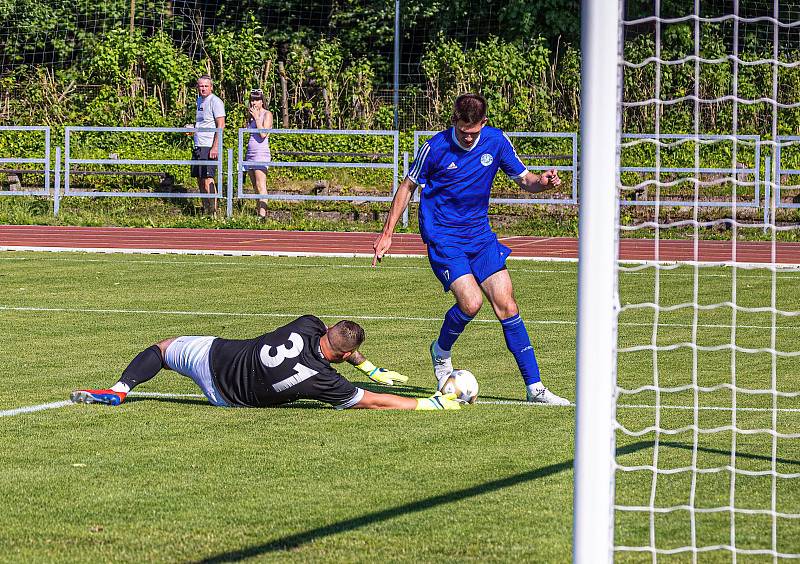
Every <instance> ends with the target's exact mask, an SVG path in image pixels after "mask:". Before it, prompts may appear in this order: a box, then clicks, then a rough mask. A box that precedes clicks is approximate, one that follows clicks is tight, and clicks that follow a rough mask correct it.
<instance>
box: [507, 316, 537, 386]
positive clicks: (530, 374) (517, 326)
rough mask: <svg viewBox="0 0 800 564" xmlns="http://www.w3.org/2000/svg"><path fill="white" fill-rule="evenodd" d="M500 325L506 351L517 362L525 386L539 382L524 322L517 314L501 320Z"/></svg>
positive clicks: (531, 346) (534, 354)
mask: <svg viewBox="0 0 800 564" xmlns="http://www.w3.org/2000/svg"><path fill="white" fill-rule="evenodd" d="M500 323H501V324H502V325H503V334H504V335H505V337H506V345H507V346H508V350H510V351H511V354H513V355H514V358H515V359H516V360H517V365H518V366H519V371H520V372H522V379H523V380H525V385H526V386H529V385H531V384H535V383H536V382H539V381H541V378H540V377H539V363H537V362H536V353H534V352H533V345H531V339H530V337H528V330H527V329H526V328H525V322H524V321H522V318H521V317H520V316H519V314H517V315H515V316H514V317H509V318H508V319H503V320H501V321H500Z"/></svg>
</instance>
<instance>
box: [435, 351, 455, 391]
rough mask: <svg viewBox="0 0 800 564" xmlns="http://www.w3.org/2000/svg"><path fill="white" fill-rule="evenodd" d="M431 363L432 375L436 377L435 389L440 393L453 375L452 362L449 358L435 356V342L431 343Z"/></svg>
mask: <svg viewBox="0 0 800 564" xmlns="http://www.w3.org/2000/svg"><path fill="white" fill-rule="evenodd" d="M431 363H432V364H433V374H434V376H436V388H437V389H439V390H440V391H441V389H442V387H443V386H444V384H445V382H447V379H448V378H449V377H450V375H451V374H452V373H453V361H452V359H451V358H450V357H449V356H448V357H443V356H439V355H437V354H436V341H433V342H432V343H431Z"/></svg>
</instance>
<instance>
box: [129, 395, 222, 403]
mask: <svg viewBox="0 0 800 564" xmlns="http://www.w3.org/2000/svg"><path fill="white" fill-rule="evenodd" d="M140 401H146V402H151V401H158V402H165V403H180V404H184V405H209V403H208V400H207V399H204V398H203V399H201V398H173V397H159V396H128V397H127V398H125V403H137V402H140ZM123 405H125V404H123Z"/></svg>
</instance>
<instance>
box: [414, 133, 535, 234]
mask: <svg viewBox="0 0 800 564" xmlns="http://www.w3.org/2000/svg"><path fill="white" fill-rule="evenodd" d="M498 169H503V172H505V173H506V174H507V175H509V176H511V177H515V178H516V177H521V176H523V175H524V174H525V173H526V172H527V169H526V168H525V165H524V164H523V163H522V161H521V160H520V159H519V157H518V156H517V153H516V151H515V150H514V147H513V146H512V145H511V141H510V140H509V139H508V137H507V136H506V134H505V133H503V132H502V131H501V130H499V129H497V128H494V127H489V126H485V127H484V128H483V129H481V132H480V136H479V138H478V139H477V140H476V141H475V143H473V145H472V147H470V148H469V149H464V148H462V147H461V146H460V145H459V144H458V141H457V140H456V137H455V130H454V129H453V128H452V127H451V128H450V129H446V130H445V131H442V132H440V133H437V134H436V135H434V136H433V137H431V138H430V139H429V140H428V141H427V142H426V143H424V144H423V145H422V147H420V149H419V151H418V152H417V155H416V158H415V159H414V162H413V163H412V165H411V170H410V172H409V173H408V177H409V178H410V179H411V180H412V181H413V182H414V183H415V184H416V185H417V186H419V187H420V193H421V194H420V207H419V229H420V234H421V235H422V239H423V241H425V243H438V244H468V243H470V242H472V241H476V240H481V239H483V238H485V237H486V236H488V235H491V233H492V230H491V227H490V226H489V194H490V192H491V190H492V183H493V182H494V177H495V176H496V175H497V170H498Z"/></svg>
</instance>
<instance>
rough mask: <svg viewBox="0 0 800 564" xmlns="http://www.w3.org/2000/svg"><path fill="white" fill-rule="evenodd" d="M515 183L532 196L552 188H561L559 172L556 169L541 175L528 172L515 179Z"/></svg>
mask: <svg viewBox="0 0 800 564" xmlns="http://www.w3.org/2000/svg"><path fill="white" fill-rule="evenodd" d="M514 182H516V183H517V184H518V185H519V186H520V188H522V189H523V190H525V191H527V192H530V193H531V194H536V193H537V192H544V191H545V190H547V189H548V188H550V187H557V186H561V179H560V178H559V177H558V171H556V170H555V169H550V170H547V171H545V172H543V173H542V174H541V175H539V174H534V173H532V172H531V171H528V173H527V174H525V175H523V176H521V177H519V178H515V179H514Z"/></svg>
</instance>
